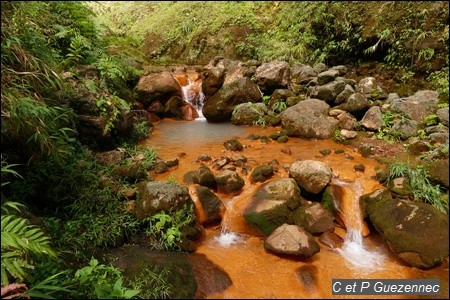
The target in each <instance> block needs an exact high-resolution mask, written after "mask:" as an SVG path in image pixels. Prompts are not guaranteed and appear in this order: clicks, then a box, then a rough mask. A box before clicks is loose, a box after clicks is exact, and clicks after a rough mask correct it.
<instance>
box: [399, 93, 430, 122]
mask: <svg viewBox="0 0 450 300" xmlns="http://www.w3.org/2000/svg"><path fill="white" fill-rule="evenodd" d="M438 97H439V93H437V92H435V91H429V90H423V91H418V92H416V93H415V94H414V95H412V96H410V97H407V98H398V99H393V100H392V101H391V110H392V111H393V112H396V113H399V114H402V115H404V116H407V117H408V118H409V119H411V120H414V121H416V122H421V121H423V119H424V118H425V117H426V116H428V115H430V114H433V113H435V112H436V111H437V104H438V103H439V98H438Z"/></svg>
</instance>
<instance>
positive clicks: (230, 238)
mask: <svg viewBox="0 0 450 300" xmlns="http://www.w3.org/2000/svg"><path fill="white" fill-rule="evenodd" d="M232 205H233V199H231V200H229V201H228V202H227V203H226V204H225V206H226V210H225V213H224V215H223V220H222V223H221V226H222V228H221V230H220V234H219V235H218V236H215V237H214V241H215V242H217V243H218V244H219V245H220V246H222V247H226V248H228V247H230V246H231V245H234V244H239V243H243V242H244V241H245V236H244V235H242V234H239V233H236V232H232V231H230V230H229V226H228V224H229V222H230V213H231V212H232V207H231V206H232Z"/></svg>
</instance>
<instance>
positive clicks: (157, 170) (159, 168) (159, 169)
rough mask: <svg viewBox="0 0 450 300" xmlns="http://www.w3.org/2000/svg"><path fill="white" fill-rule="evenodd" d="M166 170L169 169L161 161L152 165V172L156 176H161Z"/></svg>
mask: <svg viewBox="0 0 450 300" xmlns="http://www.w3.org/2000/svg"><path fill="white" fill-rule="evenodd" d="M168 169H169V168H168V167H167V164H166V163H165V162H163V161H159V162H156V163H155V164H154V166H153V171H154V172H155V173H156V174H162V173H165V172H167V170H168Z"/></svg>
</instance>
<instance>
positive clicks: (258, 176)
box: [250, 165, 273, 182]
mask: <svg viewBox="0 0 450 300" xmlns="http://www.w3.org/2000/svg"><path fill="white" fill-rule="evenodd" d="M272 175H273V167H272V166H269V165H261V166H257V167H256V168H255V169H254V170H253V172H252V174H251V175H250V180H251V182H264V181H266V180H267V179H269V178H270V177H272Z"/></svg>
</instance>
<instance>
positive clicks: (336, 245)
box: [319, 231, 344, 250]
mask: <svg viewBox="0 0 450 300" xmlns="http://www.w3.org/2000/svg"><path fill="white" fill-rule="evenodd" d="M319 242H321V243H322V244H324V245H325V246H327V247H328V248H329V249H330V250H336V249H340V248H342V245H343V244H344V240H343V239H342V238H341V237H340V236H339V235H337V234H336V233H334V232H330V231H326V232H324V233H323V234H322V235H321V236H319Z"/></svg>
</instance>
